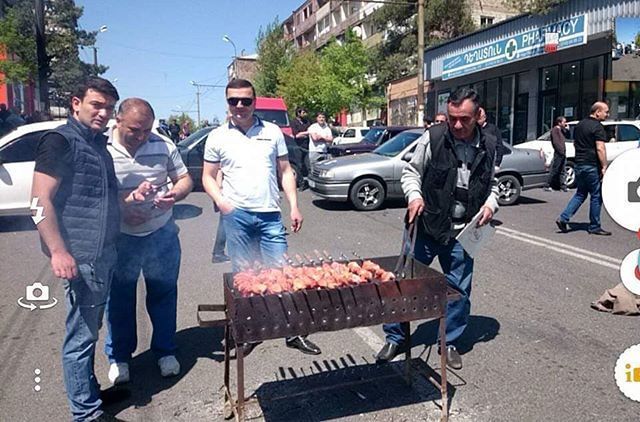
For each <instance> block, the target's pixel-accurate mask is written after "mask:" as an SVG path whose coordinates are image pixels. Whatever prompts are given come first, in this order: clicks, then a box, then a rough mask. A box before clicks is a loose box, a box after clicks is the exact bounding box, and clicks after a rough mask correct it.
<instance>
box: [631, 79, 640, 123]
mask: <svg viewBox="0 0 640 422" xmlns="http://www.w3.org/2000/svg"><path fill="white" fill-rule="evenodd" d="M630 94H631V96H630V98H631V101H630V105H629V117H631V118H632V119H636V120H640V82H631V89H630Z"/></svg>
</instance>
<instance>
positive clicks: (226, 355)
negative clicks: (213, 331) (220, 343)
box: [223, 325, 233, 419]
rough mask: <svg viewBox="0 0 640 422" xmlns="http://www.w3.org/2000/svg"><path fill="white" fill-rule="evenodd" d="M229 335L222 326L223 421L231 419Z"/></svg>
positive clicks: (227, 330) (226, 329) (227, 327)
mask: <svg viewBox="0 0 640 422" xmlns="http://www.w3.org/2000/svg"><path fill="white" fill-rule="evenodd" d="M230 347H231V335H230V334H229V325H225V326H224V407H223V414H224V418H225V419H231V418H232V417H233V398H232V397H231V394H230V392H231V387H230V385H229V372H230V371H229V369H230V360H231V359H230V353H229V348H230Z"/></svg>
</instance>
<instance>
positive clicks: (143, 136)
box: [105, 98, 193, 384]
mask: <svg viewBox="0 0 640 422" xmlns="http://www.w3.org/2000/svg"><path fill="white" fill-rule="evenodd" d="M154 119H155V115H154V112H153V109H152V108H151V105H150V104H149V103H148V102H147V101H145V100H142V99H140V98H128V99H126V100H124V101H123V102H122V104H121V105H120V107H119V109H118V114H117V116H116V126H115V127H114V128H112V131H111V133H110V136H109V143H108V149H109V152H110V153H111V156H112V157H113V163H114V166H115V170H116V177H117V179H118V193H119V198H120V207H121V215H122V219H121V224H120V232H121V233H120V236H119V238H118V241H117V245H116V246H117V252H118V262H117V266H116V271H115V274H114V277H113V285H112V288H111V294H110V296H109V301H108V304H107V323H108V324H107V325H108V328H109V333H108V336H107V338H106V340H105V352H106V354H107V356H108V358H109V363H110V364H111V365H110V367H109V374H108V375H109V380H110V381H111V382H113V383H114V384H122V383H125V382H127V381H129V360H130V359H131V356H132V354H133V352H134V351H135V350H136V346H137V335H136V285H137V282H138V277H139V276H140V272H142V274H143V275H144V281H145V285H146V291H147V297H146V305H147V312H148V313H149V318H150V319H151V324H152V325H153V335H152V337H151V349H152V350H153V352H154V353H155V355H156V358H157V359H158V365H159V366H160V373H161V375H162V376H163V377H168V376H173V375H178V374H179V373H180V364H179V363H178V360H177V359H176V357H175V351H176V344H175V341H174V336H175V332H176V308H177V298H178V287H177V286H178V274H179V271H180V257H181V249H180V241H179V239H178V227H177V226H176V224H175V222H174V220H173V215H172V208H173V205H174V204H175V203H176V202H178V201H180V200H181V199H184V198H185V197H186V196H187V195H188V194H189V192H191V189H193V181H192V180H191V177H190V176H189V173H188V171H187V168H186V167H185V165H184V164H183V162H182V159H181V158H180V154H179V153H178V150H177V149H176V147H175V145H174V144H173V143H172V142H169V141H167V140H164V139H162V138H161V137H160V136H158V135H155V134H153V133H151V129H152V127H153V122H154ZM169 186H171V187H169Z"/></svg>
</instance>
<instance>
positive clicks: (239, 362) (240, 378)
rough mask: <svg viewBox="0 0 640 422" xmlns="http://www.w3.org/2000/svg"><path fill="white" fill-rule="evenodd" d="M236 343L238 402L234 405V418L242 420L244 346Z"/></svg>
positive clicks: (242, 421) (240, 421)
mask: <svg viewBox="0 0 640 422" xmlns="http://www.w3.org/2000/svg"><path fill="white" fill-rule="evenodd" d="M242 346H243V345H242V344H236V363H237V372H238V379H237V383H238V402H237V405H236V420H237V421H239V422H244V348H243V347H242Z"/></svg>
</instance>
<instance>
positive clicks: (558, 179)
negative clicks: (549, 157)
mask: <svg viewBox="0 0 640 422" xmlns="http://www.w3.org/2000/svg"><path fill="white" fill-rule="evenodd" d="M566 162H567V157H566V156H564V155H561V154H558V153H555V154H554V155H553V161H551V169H550V170H549V179H547V186H549V187H550V188H551V189H555V190H559V189H562V188H565V187H566V186H567V185H566V181H565V174H564V173H565V171H564V167H565V164H566Z"/></svg>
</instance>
